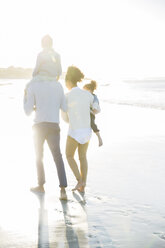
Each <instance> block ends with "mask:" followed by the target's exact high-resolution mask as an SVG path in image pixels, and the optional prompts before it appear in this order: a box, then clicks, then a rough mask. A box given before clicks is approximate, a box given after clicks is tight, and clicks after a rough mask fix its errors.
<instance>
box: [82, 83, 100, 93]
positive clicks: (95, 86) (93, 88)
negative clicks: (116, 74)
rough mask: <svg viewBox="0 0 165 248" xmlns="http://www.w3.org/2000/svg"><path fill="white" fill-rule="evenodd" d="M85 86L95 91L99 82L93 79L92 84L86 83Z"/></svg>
mask: <svg viewBox="0 0 165 248" xmlns="http://www.w3.org/2000/svg"><path fill="white" fill-rule="evenodd" d="M83 88H84V89H87V90H90V91H91V92H92V93H93V92H94V90H96V89H97V83H96V81H94V80H91V82H90V84H85V85H84V87H83Z"/></svg>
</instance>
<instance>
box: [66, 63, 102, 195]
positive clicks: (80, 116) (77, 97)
mask: <svg viewBox="0 0 165 248" xmlns="http://www.w3.org/2000/svg"><path fill="white" fill-rule="evenodd" d="M83 78H84V75H83V73H82V72H81V71H80V70H79V69H78V68H77V67H74V66H70V67H69V68H68V70H67V73H66V77H65V83H66V87H67V88H68V90H69V93H68V94H67V95H66V99H67V114H66V113H63V118H64V120H65V121H68V122H69V131H68V137H67V142H66V157H67V161H68V163H69V165H70V167H71V169H72V171H73V174H74V176H75V177H76V179H77V185H76V186H75V188H74V189H73V190H79V191H81V192H84V190H85V186H86V179H87V170H88V163H87V158H86V153H87V149H88V144H89V140H90V138H91V133H92V129H91V124H90V109H91V108H92V109H93V110H95V112H96V113H97V112H99V111H100V109H99V105H98V104H97V103H96V102H95V103H93V102H94V101H93V100H94V97H93V95H92V94H91V93H89V92H88V91H85V90H82V89H80V88H79V87H78V86H77V83H78V82H81V80H82V79H83ZM94 104H95V106H94ZM76 149H78V155H79V160H80V170H79V168H78V165H77V163H76V161H75V159H74V154H75V151H76Z"/></svg>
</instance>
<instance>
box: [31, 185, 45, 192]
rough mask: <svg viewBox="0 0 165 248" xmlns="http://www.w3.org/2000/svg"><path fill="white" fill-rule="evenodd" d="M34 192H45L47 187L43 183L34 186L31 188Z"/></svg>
mask: <svg viewBox="0 0 165 248" xmlns="http://www.w3.org/2000/svg"><path fill="white" fill-rule="evenodd" d="M30 191H31V192H33V193H45V189H44V186H43V185H38V186H37V187H33V188H31V189H30Z"/></svg>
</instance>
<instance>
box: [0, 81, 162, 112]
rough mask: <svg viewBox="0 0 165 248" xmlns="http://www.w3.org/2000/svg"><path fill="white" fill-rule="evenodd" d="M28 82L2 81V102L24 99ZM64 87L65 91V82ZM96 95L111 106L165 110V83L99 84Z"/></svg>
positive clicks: (0, 85) (120, 82) (0, 84)
mask: <svg viewBox="0 0 165 248" xmlns="http://www.w3.org/2000/svg"><path fill="white" fill-rule="evenodd" d="M28 81H29V80H27V79H1V80H0V96H1V100H2V99H3V100H5V99H6V100H7V99H11V100H12V99H15V100H20V99H22V97H23V90H24V87H25V85H26V83H27V82H28ZM62 85H63V86H64V89H65V85H64V82H63V81H62ZM80 86H81V84H80ZM96 94H97V95H98V97H99V99H100V101H103V102H107V103H110V104H122V105H133V106H139V107H145V108H156V109H162V110H164V109H165V81H164V82H163V81H159V80H157V81H147V80H146V81H144V80H143V81H137V82H133V81H130V82H128V81H127V82H126V81H118V82H110V83H105V84H98V89H97V91H96Z"/></svg>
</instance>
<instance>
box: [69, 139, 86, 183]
mask: <svg viewBox="0 0 165 248" xmlns="http://www.w3.org/2000/svg"><path fill="white" fill-rule="evenodd" d="M88 144H89V142H87V143H85V144H80V143H78V142H77V141H76V140H75V139H73V138H71V137H70V136H68V137H67V142H66V157H67V160H68V164H69V165H70V168H71V170H72V171H73V174H74V176H75V177H76V179H77V181H79V180H80V179H82V181H83V182H84V183H85V184H86V180H87V171H88V163H87V158H86V153H87V149H88ZM77 148H78V156H79V160H80V171H79V169H78V165H77V163H76V161H75V159H74V154H75V151H76V149H77Z"/></svg>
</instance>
